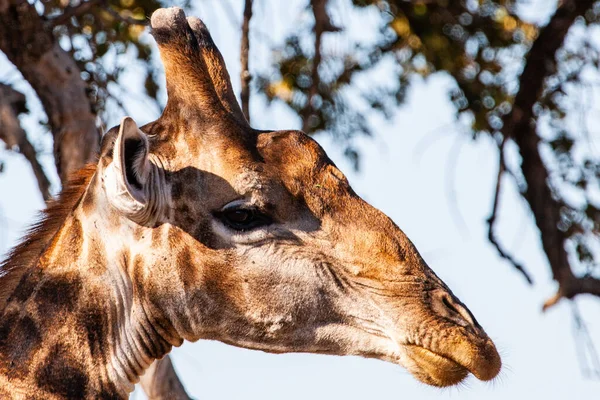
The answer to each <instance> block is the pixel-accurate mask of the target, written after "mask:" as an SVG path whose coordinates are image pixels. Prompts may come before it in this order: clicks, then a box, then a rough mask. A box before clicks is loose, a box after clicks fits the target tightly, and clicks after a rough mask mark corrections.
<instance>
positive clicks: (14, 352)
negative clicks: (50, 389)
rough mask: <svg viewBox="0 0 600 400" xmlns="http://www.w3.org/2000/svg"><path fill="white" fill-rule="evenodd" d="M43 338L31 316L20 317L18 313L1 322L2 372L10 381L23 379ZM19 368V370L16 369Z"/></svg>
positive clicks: (0, 365) (9, 315)
mask: <svg viewBox="0 0 600 400" xmlns="http://www.w3.org/2000/svg"><path fill="white" fill-rule="evenodd" d="M41 342H42V337H41V334H40V330H39V328H38V326H37V324H36V323H35V321H34V320H33V319H32V318H31V317H30V316H29V315H24V316H19V314H18V313H17V312H14V313H10V314H8V315H5V316H3V317H2V321H1V322H0V354H2V355H3V356H4V357H2V358H0V372H2V373H3V374H4V375H5V376H7V377H8V378H9V379H13V378H17V379H23V378H25V377H26V376H27V371H28V369H29V365H30V364H31V361H32V359H33V356H34V354H35V352H36V351H37V350H39V349H40V344H41ZM15 366H19V368H15Z"/></svg>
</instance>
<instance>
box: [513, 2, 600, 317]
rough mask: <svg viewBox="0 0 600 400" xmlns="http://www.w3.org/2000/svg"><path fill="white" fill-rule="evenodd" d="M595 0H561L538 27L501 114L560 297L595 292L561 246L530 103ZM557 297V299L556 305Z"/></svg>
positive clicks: (562, 236) (557, 215)
mask: <svg viewBox="0 0 600 400" xmlns="http://www.w3.org/2000/svg"><path fill="white" fill-rule="evenodd" d="M594 2H595V0H565V1H564V2H563V4H562V6H560V7H559V8H558V10H557V11H556V13H555V14H554V16H553V17H552V18H551V20H550V22H549V23H548V25H547V26H546V27H545V28H543V29H542V30H541V32H540V35H539V37H538V38H537V39H536V41H535V42H534V43H533V45H532V47H531V50H530V51H529V53H528V55H527V58H526V60H525V67H524V69H523V73H522V74H521V77H520V79H519V91H518V93H517V95H516V96H515V100H514V104H513V108H512V111H511V112H510V113H509V114H507V115H506V116H505V118H504V125H503V128H502V134H503V135H504V137H509V138H512V139H513V140H514V141H515V143H516V144H517V146H519V149H520V152H521V156H522V160H523V161H522V164H521V170H522V172H523V176H524V178H525V181H526V182H527V189H526V190H525V193H524V197H525V199H526V200H527V202H528V203H529V206H530V208H531V211H532V212H533V215H534V218H535V221H536V224H537V226H538V228H539V230H540V234H541V239H542V245H543V248H544V252H545V253H546V256H547V257H548V261H549V263H550V268H551V269H552V274H553V278H554V279H555V280H556V281H557V282H558V284H559V290H558V293H557V296H558V298H560V297H567V298H572V297H574V296H575V295H577V294H579V293H591V294H595V292H594V291H591V290H587V291H583V289H584V288H583V286H582V285H580V284H579V283H580V280H581V279H586V278H576V277H575V275H574V274H573V271H572V270H571V267H570V265H569V260H568V254H567V251H566V249H565V240H566V239H567V236H566V234H565V233H564V232H562V231H561V230H560V229H559V228H558V223H559V220H560V215H561V205H560V203H559V202H558V201H557V200H556V199H555V198H554V197H553V193H552V190H551V188H550V186H549V173H548V170H547V169H546V166H545V165H544V162H543V160H542V157H541V154H540V149H539V144H540V141H541V139H540V137H539V136H538V135H537V132H536V130H535V124H533V123H532V122H533V120H534V114H533V106H534V105H535V103H536V101H537V99H538V98H539V97H540V95H541V94H542V90H543V88H544V79H545V78H546V77H547V76H549V75H551V74H552V73H553V71H554V70H555V66H556V60H555V56H556V52H557V50H558V49H559V48H560V47H561V46H562V44H563V41H564V38H565V36H566V35H567V32H568V31H569V28H570V27H571V25H572V24H573V22H574V21H575V19H576V18H577V17H578V16H580V15H583V14H584V13H585V11H587V10H588V9H589V8H590V7H591V6H592V5H593V4H594ZM586 282H588V281H587V280H586ZM586 287H587V284H586ZM555 297H556V296H555ZM556 301H558V299H556V300H555V301H554V303H555V302H556ZM549 302H550V303H552V302H551V301H549ZM546 308H547V307H546Z"/></svg>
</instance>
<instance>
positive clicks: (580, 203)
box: [258, 0, 600, 276]
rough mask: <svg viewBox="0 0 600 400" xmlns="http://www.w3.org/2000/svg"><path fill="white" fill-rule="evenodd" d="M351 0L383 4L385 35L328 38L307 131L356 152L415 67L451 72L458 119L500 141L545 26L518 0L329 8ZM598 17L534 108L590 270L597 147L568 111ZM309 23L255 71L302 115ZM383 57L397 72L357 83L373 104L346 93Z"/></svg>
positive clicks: (596, 217) (597, 250)
mask: <svg viewBox="0 0 600 400" xmlns="http://www.w3.org/2000/svg"><path fill="white" fill-rule="evenodd" d="M348 2H351V7H352V9H353V11H355V12H358V13H359V18H360V14H361V13H362V14H363V16H364V18H365V19H366V16H367V14H368V13H369V12H372V11H373V9H375V10H377V12H378V15H379V18H378V21H379V22H378V24H379V35H378V38H377V40H376V41H375V42H374V43H368V44H365V43H364V42H359V41H356V42H355V43H354V45H353V46H350V48H351V51H348V52H347V53H343V54H339V51H337V52H335V51H333V52H329V53H328V52H327V51H326V50H327V49H326V48H325V50H324V53H325V54H324V55H323V62H322V65H321V66H320V69H319V71H320V76H321V81H320V82H319V85H318V94H319V96H318V98H317V103H318V104H317V105H318V107H316V113H315V115H312V116H311V118H312V119H313V121H311V123H309V124H307V125H306V124H305V126H309V127H310V129H309V132H310V133H317V132H321V131H327V132H329V133H331V134H334V135H336V136H337V137H339V138H341V139H343V141H344V143H345V145H346V146H347V147H348V148H349V149H350V150H351V152H352V154H354V157H357V156H358V153H357V152H356V150H354V149H353V147H352V138H353V137H354V136H355V135H360V134H367V135H370V134H371V127H370V126H369V123H368V121H366V120H365V118H364V115H365V113H366V112H370V113H372V112H373V111H375V112H380V113H381V114H382V115H384V116H386V117H389V116H390V115H392V112H393V110H394V108H396V107H397V106H399V105H401V104H402V102H403V101H404V97H405V93H406V91H407V89H408V87H409V86H410V83H411V81H412V80H413V78H414V77H415V76H420V77H427V76H430V75H431V74H434V73H445V74H448V75H449V76H451V77H452V78H453V80H454V81H455V82H456V86H455V90H453V91H452V92H451V93H449V96H450V99H451V100H452V102H453V103H454V105H455V106H456V111H457V114H456V115H457V118H458V119H459V120H460V121H461V123H465V122H466V123H467V125H468V126H469V128H470V129H469V130H468V131H469V132H471V135H472V136H473V137H477V136H478V135H482V134H485V135H491V136H492V137H494V138H495V139H496V140H497V141H498V143H500V142H502V134H501V130H502V127H503V119H504V118H505V116H506V115H507V114H508V113H510V112H511V110H512V105H513V101H514V96H515V94H516V93H517V91H518V90H519V86H518V75H519V73H520V70H519V68H522V66H523V59H524V57H525V55H526V54H527V52H528V51H529V49H530V48H531V45H532V43H533V42H534V41H535V40H536V38H537V36H538V33H539V30H540V29H541V28H543V27H540V26H536V25H535V24H533V23H530V22H527V21H525V20H523V19H522V18H520V17H519V6H520V2H519V1H511V0H499V1H491V0H479V1H474V0H461V1H448V0H431V1H412V2H411V1H405V0H351V1H350V0H348V1H346V2H340V1H338V2H334V1H330V2H329V3H330V13H331V14H334V8H333V6H332V3H335V4H336V5H339V3H348ZM599 19H600V2H596V3H595V5H594V7H592V8H591V9H590V10H588V11H587V13H586V14H585V17H584V18H579V19H578V20H577V21H576V23H575V30H577V29H579V30H580V31H581V32H580V35H578V37H576V38H572V41H573V40H574V41H576V43H575V44H571V45H570V46H564V47H563V48H562V49H561V51H560V52H559V53H558V54H557V66H556V69H555V71H553V74H552V75H551V76H550V77H549V78H548V79H547V80H546V82H545V85H544V87H545V89H544V92H543V94H542V96H541V97H540V98H539V99H538V101H537V104H536V106H535V108H534V111H535V116H536V119H537V126H538V134H540V136H542V139H543V146H544V150H548V151H545V155H547V157H546V159H545V160H544V161H545V162H546V164H547V168H548V169H549V170H550V178H551V179H550V182H549V185H550V187H551V189H552V194H553V196H554V197H555V198H556V199H557V200H558V201H559V202H560V204H561V222H560V226H558V229H560V230H561V231H563V232H565V236H566V237H567V238H568V240H567V243H566V247H567V249H568V250H569V254H570V257H571V258H572V262H573V264H574V266H575V270H577V271H579V273H580V274H583V275H584V276H586V275H590V274H592V272H594V271H596V270H598V268H596V267H597V265H598V263H599V260H600V245H599V241H598V236H599V235H600V202H599V201H598V198H599V197H598V189H599V187H598V182H599V179H600V159H599V155H598V154H597V153H594V152H593V151H592V150H590V149H593V146H591V144H590V140H591V139H590V138H589V137H587V136H586V135H584V134H582V133H585V132H586V129H585V124H584V123H581V122H580V123H578V124H575V126H573V125H574V124H573V123H570V122H569V121H572V119H573V114H574V113H576V112H580V111H581V110H577V109H574V108H573V101H572V99H573V96H577V95H578V94H579V93H580V91H581V90H582V89H585V86H586V85H589V84H590V83H589V82H586V81H585V79H584V80H583V81H582V74H585V72H588V75H590V74H589V72H590V69H591V70H593V71H596V70H597V69H598V67H599V66H600V60H599V57H598V56H599V49H598V46H597V44H596V45H594V43H593V42H592V39H591V38H592V37H593V35H592V34H590V32H591V29H593V28H594V27H597V26H598V22H599ZM365 24H366V22H365ZM347 28H350V27H347ZM310 29H311V27H310V26H309V27H304V29H303V30H302V31H300V32H294V33H293V34H291V35H290V36H289V37H288V39H287V41H286V43H285V46H284V47H283V48H281V49H277V51H276V52H275V53H274V58H273V61H274V62H273V71H268V73H263V74H261V76H260V78H259V79H258V86H259V88H260V89H261V90H262V91H263V92H264V93H265V94H266V96H267V98H268V99H269V100H271V101H281V102H284V103H285V104H287V105H288V106H289V107H291V108H292V109H293V110H294V111H296V112H297V113H298V114H299V116H300V117H301V118H304V117H305V115H304V114H303V110H305V109H306V102H307V100H308V98H309V90H310V88H311V85H312V82H311V70H312V62H313V58H312V57H313V55H314V53H315V51H314V49H312V48H311V44H312V42H310V41H309V42H308V43H307V41H306V40H304V37H306V36H309V35H311V32H310V31H309V30H310ZM340 34H343V33H333V34H331V35H340ZM571 36H573V35H571ZM305 43H306V45H303V44H305ZM383 62H387V63H389V62H391V63H392V64H393V66H394V70H396V71H397V72H398V75H397V78H398V81H397V82H395V83H392V84H388V85H386V86H385V87H375V88H373V87H371V88H370V89H369V90H367V91H363V92H361V93H359V95H360V97H361V99H362V100H363V102H364V104H367V105H368V107H367V108H366V110H365V109H364V108H362V109H361V108H360V107H357V106H356V102H350V101H349V96H348V93H349V92H350V91H351V93H352V94H353V95H356V93H357V90H356V87H355V86H356V82H357V81H359V80H360V79H361V76H364V75H365V74H368V73H369V72H370V71H373V70H376V69H377V68H378V65H379V64H381V63H383ZM540 73H541V72H540ZM340 116H341V117H340ZM357 165H358V164H357ZM513 176H514V177H515V179H517V181H518V182H517V183H518V184H519V186H520V187H521V188H523V190H524V187H526V183H525V182H524V180H523V178H522V176H520V175H519V173H518V172H516V171H513ZM594 199H595V200H594ZM542 234H543V232H542Z"/></svg>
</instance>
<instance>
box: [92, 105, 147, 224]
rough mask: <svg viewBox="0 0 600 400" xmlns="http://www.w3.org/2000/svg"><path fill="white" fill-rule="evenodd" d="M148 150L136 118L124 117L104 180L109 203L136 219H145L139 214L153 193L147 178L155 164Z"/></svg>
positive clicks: (144, 209) (144, 210)
mask: <svg viewBox="0 0 600 400" xmlns="http://www.w3.org/2000/svg"><path fill="white" fill-rule="evenodd" d="M148 152H149V147H148V138H147V137H146V134H145V133H144V132H142V131H141V130H140V129H139V128H138V126H137V124H136V123H135V121H134V120H133V119H131V118H130V117H125V118H123V120H122V121H121V126H120V127H119V133H118V134H117V139H116V140H115V144H114V148H113V159H112V163H110V164H109V165H108V166H107V167H106V168H105V170H104V174H103V182H104V189H105V191H106V195H107V197H108V201H109V203H110V204H111V205H112V206H113V207H114V208H115V209H117V210H118V211H120V212H121V213H122V214H124V215H125V216H127V217H129V218H131V219H133V220H136V222H142V221H140V218H141V217H142V216H144V215H145V214H147V209H148V204H149V202H150V197H151V196H150V190H149V188H148V186H150V185H148V180H149V176H150V174H151V169H152V165H151V164H150V161H149V160H148ZM144 222H146V221H144Z"/></svg>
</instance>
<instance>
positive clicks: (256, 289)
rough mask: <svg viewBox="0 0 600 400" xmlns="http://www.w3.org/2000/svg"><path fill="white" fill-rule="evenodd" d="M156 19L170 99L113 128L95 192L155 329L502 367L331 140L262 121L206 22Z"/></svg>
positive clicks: (440, 378)
mask: <svg viewBox="0 0 600 400" xmlns="http://www.w3.org/2000/svg"><path fill="white" fill-rule="evenodd" d="M151 24H152V28H153V35H154V37H155V39H156V41H157V43H158V46H159V49H160V52H161V57H162V61H163V64H164V67H165V72H166V79H167V91H168V96H169V99H168V104H167V106H166V108H165V111H164V113H163V115H162V116H161V117H160V118H159V119H158V120H157V121H155V122H152V123H150V124H148V125H146V126H143V127H141V128H138V126H137V125H136V123H135V122H134V121H133V120H132V119H130V118H125V119H124V120H123V121H122V123H121V125H120V126H119V127H117V128H113V129H112V130H111V131H110V132H109V133H108V134H107V135H106V136H105V138H104V141H103V148H102V154H101V157H100V161H99V164H98V171H97V176H99V177H100V182H101V183H100V184H99V185H98V189H97V190H96V192H95V196H96V199H95V203H96V204H97V205H102V204H104V203H108V204H109V205H110V206H109V207H108V204H107V207H108V209H110V210H111V211H110V213H109V214H110V215H108V216H107V218H106V219H107V221H112V223H113V224H115V225H116V226H120V227H121V228H120V229H121V231H120V236H119V241H121V242H122V243H123V244H124V245H126V246H128V247H129V249H130V251H131V259H132V262H131V267H130V268H128V269H127V271H126V273H127V275H128V277H129V279H131V282H132V285H133V294H134V296H135V297H136V299H137V300H136V301H139V302H140V303H141V304H143V305H144V310H145V312H146V313H147V314H148V316H149V319H150V320H151V321H152V323H153V324H154V326H155V329H156V330H157V331H158V332H159V333H160V334H161V335H162V336H163V337H165V338H167V339H168V340H169V341H170V342H172V343H174V344H178V342H179V343H180V341H181V340H183V339H187V340H192V341H194V340H198V339H216V340H220V341H222V342H225V343H229V344H233V345H236V346H240V347H245V348H251V349H260V350H264V351H267V352H274V353H282V352H310V353H323V354H335V355H360V356H364V357H371V358H377V359H381V360H386V361H391V362H393V363H397V364H400V365H402V366H404V367H405V368H407V369H408V370H409V371H410V372H411V373H412V374H413V375H414V376H415V377H416V378H418V379H419V380H421V381H423V382H425V383H428V384H431V385H435V386H449V385H453V384H456V383H458V382H460V381H462V380H463V379H464V378H465V377H466V376H467V375H468V374H469V373H472V374H473V375H475V376H476V377H477V378H479V379H481V380H490V379H492V378H494V377H495V376H496V375H497V374H498V372H499V370H500V367H501V361H500V357H499V355H498V353H497V351H496V349H495V347H494V344H493V342H492V341H491V340H490V338H489V337H488V336H487V335H486V333H485V332H484V330H483V328H482V327H481V326H480V325H479V324H478V322H477V320H476V319H475V317H474V316H473V315H472V314H471V312H470V311H469V310H468V308H467V307H466V306H465V305H464V304H463V303H461V302H460V300H458V299H457V298H456V296H454V295H453V293H452V291H451V290H450V289H449V288H448V287H447V286H446V285H445V284H444V283H443V282H442V281H441V280H440V279H439V278H438V277H437V276H436V275H435V273H434V272H433V271H432V270H431V269H430V268H429V267H428V266H427V264H426V263H425V261H424V260H423V259H422V258H421V256H420V255H419V253H418V251H417V250H416V248H415V247H414V245H413V244H412V243H411V241H410V240H409V239H408V238H407V237H406V235H405V234H404V233H403V232H402V231H401V230H400V229H399V228H398V227H397V226H396V225H395V224H394V223H393V222H392V221H391V220H390V219H389V218H388V217H387V216H386V215H385V214H383V213H382V212H381V211H379V210H377V209H375V208H374V207H372V206H370V205H369V204H368V203H366V202H365V201H364V200H362V199H361V198H360V197H359V196H358V195H357V194H356V193H355V192H354V191H353V190H352V188H351V187H350V185H349V184H348V181H347V179H346V177H345V176H344V175H343V173H342V172H341V171H340V170H339V169H338V168H336V166H335V165H334V164H333V162H331V160H330V159H329V158H328V157H327V155H326V154H325V152H324V151H323V149H322V148H321V147H320V146H319V145H318V144H317V143H316V142H315V141H314V140H312V139H311V138H309V137H308V136H306V135H305V134H303V133H302V132H298V131H278V132H272V131H257V130H254V129H252V128H250V126H249V125H248V123H247V122H246V120H245V119H244V117H243V114H242V113H241V112H240V109H239V106H238V104H237V102H236V100H235V97H234V95H233V92H232V89H231V84H230V81H229V76H228V73H227V70H226V68H225V65H224V63H223V59H222V57H221V55H220V53H219V51H218V50H217V48H216V47H215V45H214V43H213V41H212V39H211V37H210V35H209V33H208V31H207V30H206V28H205V26H204V25H203V24H202V22H200V20H198V19H195V18H188V19H186V18H185V15H184V13H183V11H182V10H180V9H177V8H171V9H162V10H159V11H157V12H155V13H154V15H153V16H152V20H151ZM84 206H85V204H84ZM123 227H126V228H123Z"/></svg>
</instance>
